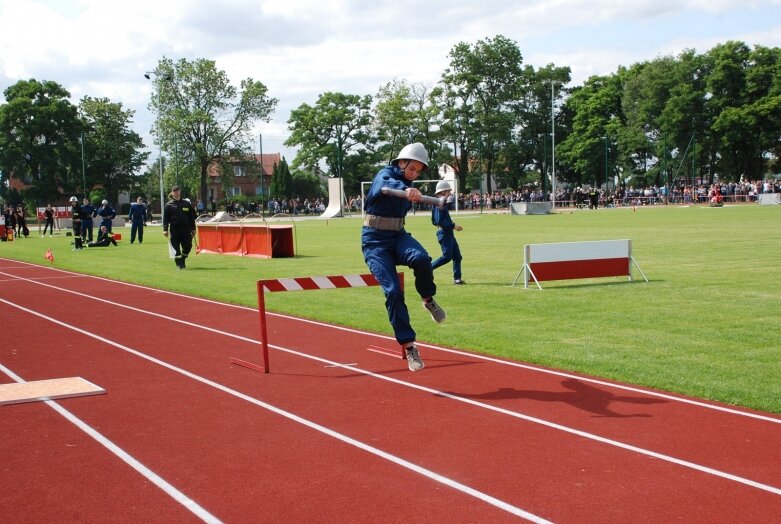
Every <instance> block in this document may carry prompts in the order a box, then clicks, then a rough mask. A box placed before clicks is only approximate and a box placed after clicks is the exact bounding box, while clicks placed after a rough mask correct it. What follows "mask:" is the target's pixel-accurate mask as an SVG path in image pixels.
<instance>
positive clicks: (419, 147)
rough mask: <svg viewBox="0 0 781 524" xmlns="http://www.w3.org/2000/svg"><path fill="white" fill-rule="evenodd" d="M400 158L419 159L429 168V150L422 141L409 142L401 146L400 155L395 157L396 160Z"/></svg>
mask: <svg viewBox="0 0 781 524" xmlns="http://www.w3.org/2000/svg"><path fill="white" fill-rule="evenodd" d="M398 160H417V161H418V162H420V163H421V164H423V165H424V166H426V168H428V152H427V151H426V148H425V147H424V146H423V144H421V143H420V142H415V143H414V144H407V145H406V146H404V147H403V148H401V151H399V156H397V157H396V158H394V159H393V161H394V162H396V161H398Z"/></svg>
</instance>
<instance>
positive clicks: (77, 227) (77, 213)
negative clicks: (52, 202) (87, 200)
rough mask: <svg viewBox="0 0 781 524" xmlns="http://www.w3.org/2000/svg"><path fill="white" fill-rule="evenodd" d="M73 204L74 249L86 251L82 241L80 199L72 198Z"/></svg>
mask: <svg viewBox="0 0 781 524" xmlns="http://www.w3.org/2000/svg"><path fill="white" fill-rule="evenodd" d="M70 203H71V221H72V222H73V249H84V245H83V244H82V241H81V217H82V213H83V211H82V209H81V204H79V199H78V198H76V197H75V196H72V197H71V198H70Z"/></svg>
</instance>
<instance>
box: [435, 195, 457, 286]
mask: <svg viewBox="0 0 781 524" xmlns="http://www.w3.org/2000/svg"><path fill="white" fill-rule="evenodd" d="M452 192H453V189H452V188H451V187H450V184H449V183H448V181H447V180H440V181H439V182H437V189H436V193H435V194H436V196H441V197H444V198H445V199H447V200H448V201H449V200H450V199H449V197H450V193H452ZM431 223H432V224H434V225H435V226H437V240H439V246H440V247H441V248H442V256H441V257H439V258H438V259H436V260H435V261H434V262H433V263H432V264H431V267H432V268H433V269H437V268H438V267H440V266H444V265H445V264H447V263H448V262H450V261H451V260H452V261H453V283H454V284H456V285H462V284H466V282H464V281H463V280H461V249H460V248H459V247H458V241H456V235H455V234H454V233H453V231H454V230H455V231H461V230H462V229H464V228H462V227H461V226H459V225H458V224H456V223H454V222H453V220H452V219H451V218H450V212H449V211H448V210H447V206H445V207H442V208H439V207H437V206H434V207H432V208H431Z"/></svg>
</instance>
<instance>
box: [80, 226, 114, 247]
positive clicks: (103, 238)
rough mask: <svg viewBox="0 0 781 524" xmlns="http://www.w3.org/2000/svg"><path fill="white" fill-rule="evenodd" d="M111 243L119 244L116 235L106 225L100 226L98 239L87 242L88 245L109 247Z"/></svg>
mask: <svg viewBox="0 0 781 524" xmlns="http://www.w3.org/2000/svg"><path fill="white" fill-rule="evenodd" d="M111 244H114V245H115V246H116V245H117V241H116V240H114V235H112V234H111V232H110V231H109V230H108V228H106V226H100V229H99V230H98V238H97V240H95V242H90V243H89V244H87V247H108V246H110V245H111Z"/></svg>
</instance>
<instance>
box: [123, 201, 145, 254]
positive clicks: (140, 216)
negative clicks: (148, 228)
mask: <svg viewBox="0 0 781 524" xmlns="http://www.w3.org/2000/svg"><path fill="white" fill-rule="evenodd" d="M127 219H128V220H130V223H131V225H130V243H131V244H132V243H133V242H135V241H136V233H138V243H139V244H143V243H144V225H145V224H146V221H147V216H146V205H145V204H144V200H143V199H142V198H141V197H138V198H137V199H136V201H135V203H133V204H131V205H130V213H129V214H128V216H127Z"/></svg>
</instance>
